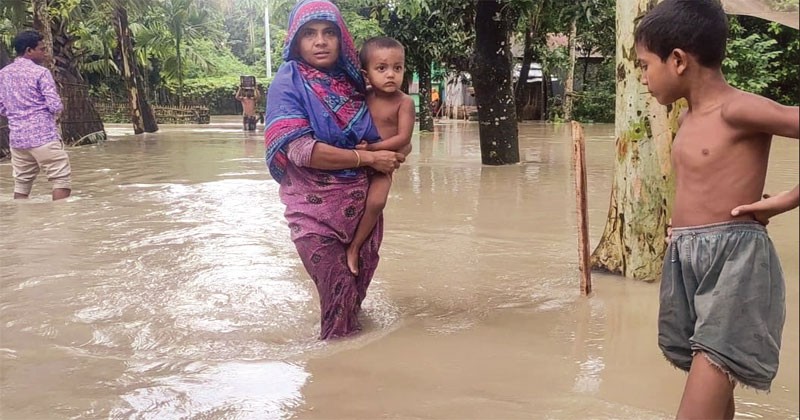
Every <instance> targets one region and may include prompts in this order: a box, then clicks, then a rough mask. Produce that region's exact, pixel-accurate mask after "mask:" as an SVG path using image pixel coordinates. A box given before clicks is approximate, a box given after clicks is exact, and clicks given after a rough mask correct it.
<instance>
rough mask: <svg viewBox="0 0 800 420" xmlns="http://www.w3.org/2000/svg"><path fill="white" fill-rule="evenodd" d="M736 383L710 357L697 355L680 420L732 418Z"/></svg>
mask: <svg viewBox="0 0 800 420" xmlns="http://www.w3.org/2000/svg"><path fill="white" fill-rule="evenodd" d="M732 403H733V383H732V382H731V380H730V379H728V374H727V373H725V372H723V371H722V370H720V368H718V367H716V366H714V365H713V364H711V361H709V360H708V358H707V357H706V355H705V354H704V353H702V352H697V353H696V354H695V355H694V357H693V358H692V367H691V369H689V377H688V378H687V379H686V387H685V388H684V389H683V397H682V398H681V405H680V407H679V408H678V415H677V416H676V418H678V419H681V420H683V419H722V418H730V417H726V416H727V415H730V413H729V411H730V409H731V407H732Z"/></svg>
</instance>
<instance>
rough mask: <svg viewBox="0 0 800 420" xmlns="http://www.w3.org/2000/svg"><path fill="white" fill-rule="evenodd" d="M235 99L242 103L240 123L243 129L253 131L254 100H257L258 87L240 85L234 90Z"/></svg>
mask: <svg viewBox="0 0 800 420" xmlns="http://www.w3.org/2000/svg"><path fill="white" fill-rule="evenodd" d="M236 100H237V101H239V102H241V103H242V124H243V125H244V129H245V131H255V129H256V121H257V120H258V116H257V115H256V102H257V101H258V89H257V88H253V89H244V92H243V91H242V88H241V87H240V88H239V90H237V91H236Z"/></svg>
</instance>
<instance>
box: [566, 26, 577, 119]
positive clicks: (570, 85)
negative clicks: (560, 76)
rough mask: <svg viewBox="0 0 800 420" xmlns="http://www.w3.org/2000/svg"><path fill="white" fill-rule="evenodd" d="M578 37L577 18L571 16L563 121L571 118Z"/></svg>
mask: <svg viewBox="0 0 800 420" xmlns="http://www.w3.org/2000/svg"><path fill="white" fill-rule="evenodd" d="M577 38H578V18H572V24H571V25H570V30H569V65H568V67H567V80H566V81H564V121H570V120H571V119H572V103H573V102H572V101H573V99H574V97H575V96H574V95H575V61H576V60H577V56H576V47H575V44H576V41H577Z"/></svg>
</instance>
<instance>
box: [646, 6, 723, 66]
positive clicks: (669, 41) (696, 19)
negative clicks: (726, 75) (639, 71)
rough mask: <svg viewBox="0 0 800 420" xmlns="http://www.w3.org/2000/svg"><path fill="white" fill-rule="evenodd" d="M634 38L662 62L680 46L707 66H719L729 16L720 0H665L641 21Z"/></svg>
mask: <svg viewBox="0 0 800 420" xmlns="http://www.w3.org/2000/svg"><path fill="white" fill-rule="evenodd" d="M634 40H635V42H636V43H637V44H641V45H643V46H644V47H646V48H647V49H648V50H649V51H651V52H653V53H654V54H656V55H658V56H659V57H660V58H661V61H667V57H669V55H670V54H671V53H672V51H673V50H674V49H676V48H680V49H682V50H684V51H686V52H687V53H689V54H692V55H694V56H695V57H696V58H697V60H698V61H699V62H700V64H701V65H703V66H705V67H719V66H721V65H722V60H723V59H725V45H726V43H727V40H728V17H727V16H726V15H725V11H724V10H723V9H722V4H720V2H719V0H664V1H663V2H661V3H659V4H658V5H657V6H656V7H654V8H653V9H652V10H650V11H649V12H648V13H647V14H646V15H645V16H644V18H643V19H642V20H641V22H639V25H638V26H637V27H636V32H635V34H634Z"/></svg>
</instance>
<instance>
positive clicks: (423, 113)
mask: <svg viewBox="0 0 800 420" xmlns="http://www.w3.org/2000/svg"><path fill="white" fill-rule="evenodd" d="M425 61H426V60H423V62H422V63H421V64H420V65H419V66H418V69H417V74H418V75H419V114H417V120H418V121H419V129H420V130H421V131H433V117H432V116H431V65H430V62H427V63H426V62H425Z"/></svg>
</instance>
